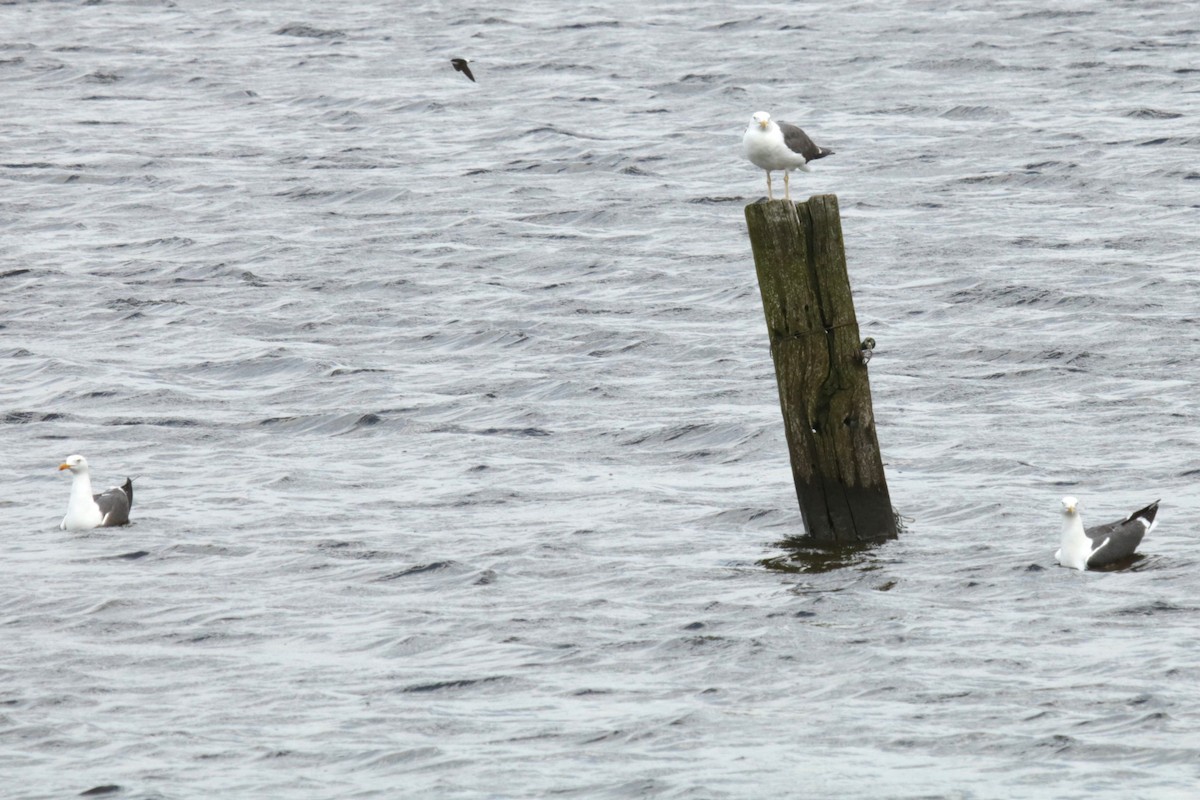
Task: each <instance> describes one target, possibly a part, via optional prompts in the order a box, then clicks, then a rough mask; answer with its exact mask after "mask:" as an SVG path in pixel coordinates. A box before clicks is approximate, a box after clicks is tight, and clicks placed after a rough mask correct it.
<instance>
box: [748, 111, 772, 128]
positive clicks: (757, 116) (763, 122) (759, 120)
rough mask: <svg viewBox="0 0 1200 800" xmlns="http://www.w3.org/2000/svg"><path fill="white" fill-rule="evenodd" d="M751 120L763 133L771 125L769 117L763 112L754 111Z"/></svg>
mask: <svg viewBox="0 0 1200 800" xmlns="http://www.w3.org/2000/svg"><path fill="white" fill-rule="evenodd" d="M751 119H753V120H754V122H755V123H756V124H757V125H758V127H760V128H762V129H763V130H764V131H765V130H766V129H767V126H769V125H770V124H771V115H770V114H768V113H767V112H765V111H755V112H754V116H753V117H752V118H751Z"/></svg>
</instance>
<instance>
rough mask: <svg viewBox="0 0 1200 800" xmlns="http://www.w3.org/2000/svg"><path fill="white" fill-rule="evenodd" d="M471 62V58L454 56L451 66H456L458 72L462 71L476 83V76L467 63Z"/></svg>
mask: <svg viewBox="0 0 1200 800" xmlns="http://www.w3.org/2000/svg"><path fill="white" fill-rule="evenodd" d="M470 63H471V59H469V58H452V59H450V66H452V67H454V69H455V71H456V72H461V73H462V74H463V75H466V76H467V77H468V78H470V79H471V83H474V82H475V76H474V75H472V74H471V68H470V67H468V66H467V64H470Z"/></svg>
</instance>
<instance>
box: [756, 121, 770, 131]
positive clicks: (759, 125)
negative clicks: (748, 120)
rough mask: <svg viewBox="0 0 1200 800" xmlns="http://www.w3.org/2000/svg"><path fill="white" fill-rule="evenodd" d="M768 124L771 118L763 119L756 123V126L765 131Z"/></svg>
mask: <svg viewBox="0 0 1200 800" xmlns="http://www.w3.org/2000/svg"><path fill="white" fill-rule="evenodd" d="M770 124H771V120H769V119H764V120H763V121H762V122H760V123H758V127H760V128H762V129H763V130H764V131H765V130H766V129H767V126H768V125H770Z"/></svg>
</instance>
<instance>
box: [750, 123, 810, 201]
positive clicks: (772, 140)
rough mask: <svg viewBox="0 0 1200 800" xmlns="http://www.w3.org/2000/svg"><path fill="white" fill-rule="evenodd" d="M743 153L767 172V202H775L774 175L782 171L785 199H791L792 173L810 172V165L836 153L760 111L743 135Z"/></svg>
mask: <svg viewBox="0 0 1200 800" xmlns="http://www.w3.org/2000/svg"><path fill="white" fill-rule="evenodd" d="M742 150H743V151H745V153H746V158H748V159H750V163H751V164H753V165H754V166H756V167H761V168H762V169H765V170H766V171H767V199H768V200H774V199H775V196H774V195H773V194H772V193H771V172H772V171H773V170H777V169H781V170H783V192H784V196H785V197H786V198H787V199H788V200H791V199H792V192H791V187H790V186H789V185H788V179H789V177H790V176H791V174H792V170H794V169H800V170H804V171H805V172H809V171H810V170H809V168H808V162H810V161H816V160H817V159H818V158H824V157H825V156H831V155H833V151H832V150H829V149H827V148H824V147H818V146H817V145H815V144H813V140H812V139H810V138H808V134H807V133H805V132H804V131H802V130H800V129H799V128H797V127H796V126H795V125H789V124H788V123H786V122H778V123H777V122H773V121H772V120H771V115H770V114H768V113H767V112H765V111H758V112H756V113H755V114H754V118H753V119H752V120H751V121H750V125H749V126H748V127H747V128H746V133H745V135H743V136H742Z"/></svg>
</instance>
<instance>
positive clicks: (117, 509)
mask: <svg viewBox="0 0 1200 800" xmlns="http://www.w3.org/2000/svg"><path fill="white" fill-rule="evenodd" d="M92 499H93V500H95V501H96V505H98V506H100V525H101V527H105V528H107V527H110V526H112V525H128V524H129V509H130V507H131V506H133V481H132V480H131V479H130V478H126V479H125V485H124V486H114V487H113V488H111V489H109V490H108V491H106V492H102V493H101V494H95V495H92Z"/></svg>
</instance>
